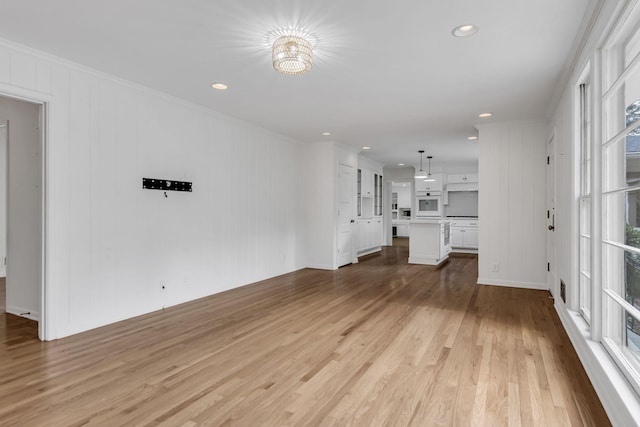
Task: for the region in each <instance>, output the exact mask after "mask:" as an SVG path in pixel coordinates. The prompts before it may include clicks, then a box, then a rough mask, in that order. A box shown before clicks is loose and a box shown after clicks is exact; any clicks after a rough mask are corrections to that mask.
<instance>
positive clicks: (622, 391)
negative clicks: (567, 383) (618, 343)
mask: <svg viewBox="0 0 640 427" xmlns="http://www.w3.org/2000/svg"><path fill="white" fill-rule="evenodd" d="M559 304H560V303H559V302H558V301H557V300H556V304H555V308H556V312H557V313H558V316H559V317H560V321H561V322H562V326H564V329H565V331H566V332H567V335H569V339H570V340H571V343H572V344H573V348H574V349H575V350H576V353H577V354H578V357H579V358H580V361H581V362H582V366H583V367H584V370H585V371H586V372H587V376H588V377H589V379H590V380H591V384H593V388H594V389H595V391H596V394H597V395H598V397H599V398H600V401H601V402H602V406H603V407H604V410H605V411H606V413H607V415H608V416H609V420H610V421H611V423H612V424H613V425H614V426H638V425H640V397H639V396H638V395H637V394H636V393H635V391H634V390H633V389H632V388H631V386H630V385H629V383H628V382H627V380H626V379H625V378H624V376H623V375H622V373H621V372H620V370H619V369H618V367H617V366H616V364H615V363H614V362H613V360H611V358H610V357H609V355H608V353H607V352H606V350H605V349H604V347H602V345H601V344H600V343H597V342H594V341H591V338H590V336H589V331H588V328H587V326H586V324H585V323H584V320H583V319H582V317H580V315H579V314H578V313H575V312H571V311H568V310H567V309H566V308H565V307H564V306H560V305H559Z"/></svg>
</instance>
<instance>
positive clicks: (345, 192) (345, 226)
mask: <svg viewBox="0 0 640 427" xmlns="http://www.w3.org/2000/svg"><path fill="white" fill-rule="evenodd" d="M354 179H355V177H354V174H353V167H352V166H349V165H343V164H342V163H339V164H338V239H337V240H338V257H337V263H338V267H342V266H343V265H347V264H351V263H352V262H353V260H354V257H355V255H354V244H353V240H354V239H353V233H354V230H353V226H354V222H355V221H354V212H355V209H354V205H355V201H354V197H353V196H354V194H355V191H354V182H355V181H354Z"/></svg>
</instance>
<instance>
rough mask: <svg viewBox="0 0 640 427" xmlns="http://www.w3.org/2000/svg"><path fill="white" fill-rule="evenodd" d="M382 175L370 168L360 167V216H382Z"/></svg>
mask: <svg viewBox="0 0 640 427" xmlns="http://www.w3.org/2000/svg"><path fill="white" fill-rule="evenodd" d="M382 189H383V186H382V175H381V174H377V173H375V172H373V171H371V170H368V169H358V181H357V190H356V193H357V198H358V200H357V209H358V217H361V218H371V217H374V216H382Z"/></svg>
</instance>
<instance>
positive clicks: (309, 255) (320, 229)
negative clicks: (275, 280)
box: [297, 142, 336, 270]
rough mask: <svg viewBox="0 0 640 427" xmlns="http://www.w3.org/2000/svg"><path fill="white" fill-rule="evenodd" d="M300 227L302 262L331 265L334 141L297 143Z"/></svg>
mask: <svg viewBox="0 0 640 427" xmlns="http://www.w3.org/2000/svg"><path fill="white" fill-rule="evenodd" d="M297 164H298V165H299V167H300V172H301V173H300V187H301V191H300V229H301V232H302V233H303V235H304V238H303V240H302V245H304V247H306V248H307V250H306V251H305V253H306V258H305V260H304V265H306V266H308V267H311V268H321V269H329V270H331V269H333V268H334V248H335V247H336V241H335V233H333V232H332V231H333V229H334V218H333V212H334V200H335V195H334V186H335V182H334V181H335V180H334V143H332V142H318V143H312V144H306V145H304V146H301V147H300V150H299V155H298V159H297Z"/></svg>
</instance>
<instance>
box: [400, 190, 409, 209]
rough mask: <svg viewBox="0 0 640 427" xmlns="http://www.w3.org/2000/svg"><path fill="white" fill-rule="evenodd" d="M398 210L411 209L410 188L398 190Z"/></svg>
mask: <svg viewBox="0 0 640 427" xmlns="http://www.w3.org/2000/svg"><path fill="white" fill-rule="evenodd" d="M397 194H398V209H411V190H410V188H409V187H403V188H401V189H398V193H397Z"/></svg>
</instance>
